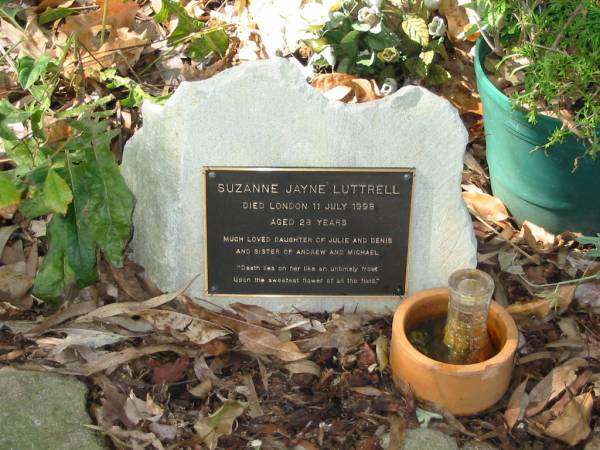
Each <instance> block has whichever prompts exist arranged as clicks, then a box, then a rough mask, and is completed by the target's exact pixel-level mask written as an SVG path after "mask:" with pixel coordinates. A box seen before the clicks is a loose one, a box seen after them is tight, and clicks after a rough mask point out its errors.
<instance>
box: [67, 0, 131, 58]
mask: <svg viewBox="0 0 600 450" xmlns="http://www.w3.org/2000/svg"><path fill="white" fill-rule="evenodd" d="M97 2H98V6H99V7H100V8H99V9H98V10H97V11H94V12H91V13H87V14H78V15H75V16H69V17H67V18H65V23H64V24H63V25H62V26H61V27H60V28H59V29H60V31H62V32H63V33H65V34H66V35H67V36H68V35H70V34H73V33H75V34H77V38H78V39H79V41H80V42H81V43H82V44H83V45H84V48H85V49H86V51H91V50H94V49H96V48H97V47H98V45H96V44H98V43H99V40H98V41H96V40H95V37H96V34H97V33H98V31H99V30H97V29H96V28H95V27H97V26H98V25H100V26H101V25H102V16H103V14H104V0H97ZM107 2H108V3H107V11H106V20H105V25H106V29H107V31H108V33H107V35H108V36H107V37H108V38H110V35H114V33H115V32H116V30H118V29H120V28H125V29H130V28H133V21H134V19H135V15H136V14H137V12H138V10H139V6H138V5H137V3H136V2H134V1H131V0H107ZM95 33H96V34H95Z"/></svg>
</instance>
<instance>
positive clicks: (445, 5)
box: [439, 0, 470, 42]
mask: <svg viewBox="0 0 600 450" xmlns="http://www.w3.org/2000/svg"><path fill="white" fill-rule="evenodd" d="M459 3H461V2H460V1H457V0H442V1H441V3H440V6H439V11H440V14H442V15H443V16H444V17H445V18H446V21H447V23H448V37H449V38H450V40H451V41H453V42H455V41H460V40H462V39H463V35H464V29H465V27H469V28H470V24H469V17H468V16H467V13H466V11H465V9H464V8H463V7H462V6H459ZM463 3H464V2H463Z"/></svg>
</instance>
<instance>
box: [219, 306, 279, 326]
mask: <svg viewBox="0 0 600 450" xmlns="http://www.w3.org/2000/svg"><path fill="white" fill-rule="evenodd" d="M230 306H231V309H233V310H234V311H236V312H237V313H238V314H239V315H240V316H242V317H243V318H244V319H245V320H246V321H248V322H250V323H254V324H256V325H261V326H263V325H271V326H273V327H282V326H283V325H284V322H283V320H282V319H281V317H279V314H277V313H274V312H272V311H269V310H268V309H265V308H262V307H260V306H257V305H247V304H244V303H232V304H231V305H230Z"/></svg>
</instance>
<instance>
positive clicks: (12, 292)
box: [0, 262, 33, 300]
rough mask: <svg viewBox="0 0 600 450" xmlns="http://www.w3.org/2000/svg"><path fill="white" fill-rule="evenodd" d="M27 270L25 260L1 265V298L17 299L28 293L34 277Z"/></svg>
mask: <svg viewBox="0 0 600 450" xmlns="http://www.w3.org/2000/svg"><path fill="white" fill-rule="evenodd" d="M26 272H27V265H26V264H25V263H24V262H19V263H15V264H9V265H7V266H0V300H17V299H19V298H21V297H23V296H24V295H25V294H27V292H28V291H29V289H30V288H31V286H33V278H32V277H30V276H29V275H27V273H26Z"/></svg>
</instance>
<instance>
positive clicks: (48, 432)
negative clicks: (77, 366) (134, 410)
mask: <svg viewBox="0 0 600 450" xmlns="http://www.w3.org/2000/svg"><path fill="white" fill-rule="evenodd" d="M86 396H87V387H86V385H85V384H84V383H83V382H81V381H79V380H78V379H77V378H75V377H70V376H65V375H58V374H49V373H43V372H31V371H21V370H14V369H9V368H4V369H1V370H0V405H2V407H1V408H0V449H2V450H29V449H32V450H37V449H40V450H48V449H52V450H81V449H85V450H103V449H106V448H107V447H106V446H104V445H103V441H102V438H101V437H100V436H99V435H98V434H97V433H95V432H94V431H93V430H91V429H89V428H86V427H85V425H86V424H91V423H92V420H91V418H90V416H89V414H88V412H87V408H86Z"/></svg>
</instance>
